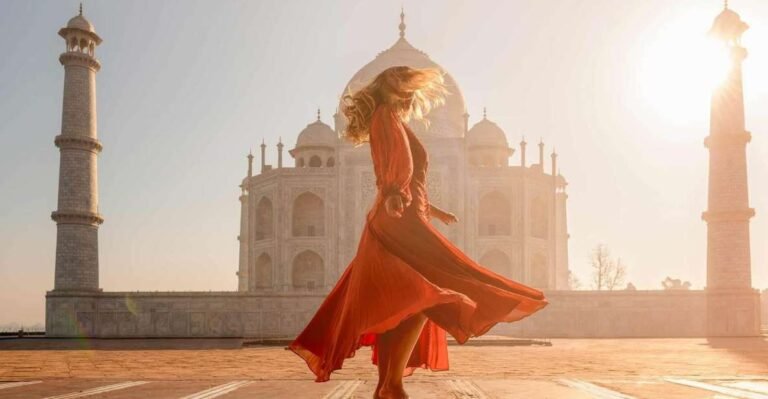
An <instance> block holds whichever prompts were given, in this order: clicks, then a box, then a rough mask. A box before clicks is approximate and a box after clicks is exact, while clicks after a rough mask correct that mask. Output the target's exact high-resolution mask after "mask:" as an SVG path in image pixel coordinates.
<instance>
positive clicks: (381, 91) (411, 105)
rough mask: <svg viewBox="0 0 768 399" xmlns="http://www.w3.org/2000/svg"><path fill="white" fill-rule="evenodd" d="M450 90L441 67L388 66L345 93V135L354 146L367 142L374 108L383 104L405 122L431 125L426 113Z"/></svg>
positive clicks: (440, 103) (442, 101) (438, 103)
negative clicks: (411, 121)
mask: <svg viewBox="0 0 768 399" xmlns="http://www.w3.org/2000/svg"><path fill="white" fill-rule="evenodd" d="M447 94H448V90H447V89H446V88H445V84H444V79H443V73H442V72H441V71H440V70H439V69H436V68H424V69H416V68H411V67H408V66H395V67H391V68H387V69H385V70H384V71H383V72H381V73H380V74H379V75H378V76H376V78H375V79H373V81H372V82H371V83H369V84H368V85H367V86H365V87H363V88H362V89H360V90H358V91H357V92H355V93H351V92H349V93H347V94H345V95H344V96H343V97H342V102H343V104H342V113H343V114H344V116H345V117H346V119H347V126H346V128H345V129H344V132H343V134H342V136H343V137H344V138H345V139H347V140H349V141H351V142H352V143H353V144H355V146H358V145H361V144H363V143H365V142H367V141H368V139H369V136H370V128H371V118H372V117H373V112H374V111H375V110H376V107H378V106H379V105H381V104H387V105H389V106H391V107H392V108H393V109H394V111H395V112H396V113H397V115H398V116H399V117H400V119H401V120H403V121H404V122H408V121H410V120H411V119H414V120H417V121H419V122H421V123H423V124H424V126H425V127H427V128H428V127H429V120H427V119H426V116H427V114H428V113H429V111H431V110H432V109H433V108H435V107H438V106H440V105H442V104H445V96H446V95H447Z"/></svg>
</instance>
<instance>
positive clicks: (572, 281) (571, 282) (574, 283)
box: [568, 270, 581, 290]
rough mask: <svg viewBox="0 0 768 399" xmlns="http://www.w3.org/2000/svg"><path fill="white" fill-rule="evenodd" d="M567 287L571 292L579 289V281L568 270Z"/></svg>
mask: <svg viewBox="0 0 768 399" xmlns="http://www.w3.org/2000/svg"><path fill="white" fill-rule="evenodd" d="M568 287H569V288H570V289H572V290H578V289H579V288H581V280H579V278H578V277H576V274H574V273H573V272H572V271H570V270H568Z"/></svg>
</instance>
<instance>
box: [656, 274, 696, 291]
mask: <svg viewBox="0 0 768 399" xmlns="http://www.w3.org/2000/svg"><path fill="white" fill-rule="evenodd" d="M661 286H662V287H664V289H665V290H690V289H691V283H690V282H689V281H685V282H682V281H681V280H680V279H679V278H675V279H673V278H670V277H669V276H667V278H666V279H664V281H662V282H661Z"/></svg>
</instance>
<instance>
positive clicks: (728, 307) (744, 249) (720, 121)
mask: <svg viewBox="0 0 768 399" xmlns="http://www.w3.org/2000/svg"><path fill="white" fill-rule="evenodd" d="M747 28H748V26H747V24H745V23H744V22H742V20H741V18H740V17H739V15H738V14H736V13H735V12H733V11H732V10H730V9H729V8H728V6H727V3H726V6H725V9H724V10H723V12H721V13H720V15H718V16H717V18H716V19H715V22H714V25H713V26H712V30H711V31H710V34H712V35H713V36H714V37H715V38H717V39H718V40H721V41H722V42H723V43H724V44H725V46H726V47H727V49H728V51H729V53H730V57H731V67H730V71H729V74H728V77H727V78H726V80H725V81H724V82H723V83H722V84H721V85H720V86H719V87H718V88H717V89H716V90H715V91H714V93H713V94H712V107H711V113H710V134H709V137H707V138H706V140H705V145H706V147H707V148H708V149H709V198H708V208H707V211H706V212H704V213H703V214H702V218H703V219H704V221H706V223H707V293H708V301H707V309H708V311H707V313H708V318H707V319H708V323H707V324H708V333H709V334H710V335H713V336H721V335H758V334H759V332H760V331H759V328H760V316H759V309H760V307H759V306H760V305H759V297H758V295H757V293H756V291H755V290H754V289H752V278H751V261H750V242H749V219H750V218H752V217H753V216H754V215H755V211H754V209H752V208H750V207H749V198H748V184H747V156H746V145H747V143H749V141H750V139H751V135H750V133H749V132H748V131H746V129H745V124H744V97H743V85H742V74H741V64H742V62H743V61H744V59H745V58H746V57H747V50H746V49H745V48H744V47H741V35H742V33H744V31H746V30H747Z"/></svg>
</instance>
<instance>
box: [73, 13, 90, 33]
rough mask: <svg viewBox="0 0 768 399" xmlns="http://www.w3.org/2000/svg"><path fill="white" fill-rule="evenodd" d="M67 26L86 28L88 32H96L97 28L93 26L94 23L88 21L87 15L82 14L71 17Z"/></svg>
mask: <svg viewBox="0 0 768 399" xmlns="http://www.w3.org/2000/svg"><path fill="white" fill-rule="evenodd" d="M67 28H69V29H80V30H84V31H86V32H91V33H96V30H95V29H94V27H93V24H92V23H90V22H88V20H87V19H85V17H83V16H82V15H77V16H75V17H74V18H72V19H70V20H69V22H67Z"/></svg>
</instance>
